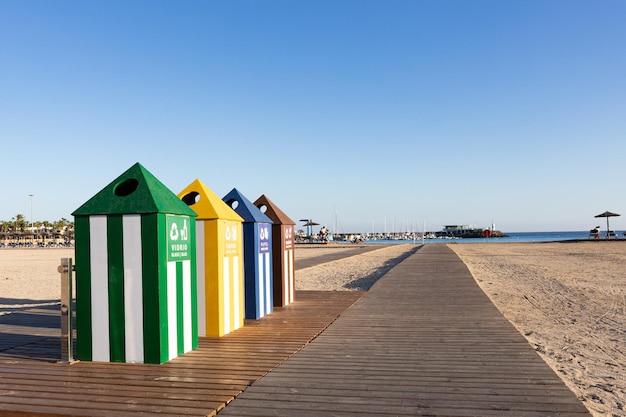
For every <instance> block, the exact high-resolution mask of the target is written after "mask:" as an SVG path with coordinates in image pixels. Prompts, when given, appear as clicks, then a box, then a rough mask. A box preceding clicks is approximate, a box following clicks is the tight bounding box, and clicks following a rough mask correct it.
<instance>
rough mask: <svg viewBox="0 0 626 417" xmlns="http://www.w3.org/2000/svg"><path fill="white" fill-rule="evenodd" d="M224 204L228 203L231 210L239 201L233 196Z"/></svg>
mask: <svg viewBox="0 0 626 417" xmlns="http://www.w3.org/2000/svg"><path fill="white" fill-rule="evenodd" d="M226 204H228V205H229V206H230V208H231V209H233V210H235V209H236V208H237V207H239V201H237V200H235V199H234V198H231V199H230V200H228V201H227V202H226Z"/></svg>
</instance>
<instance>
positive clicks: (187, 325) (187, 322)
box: [183, 260, 192, 352]
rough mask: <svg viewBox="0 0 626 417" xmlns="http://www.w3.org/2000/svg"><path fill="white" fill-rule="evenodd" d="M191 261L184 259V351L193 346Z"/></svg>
mask: <svg viewBox="0 0 626 417" xmlns="http://www.w3.org/2000/svg"><path fill="white" fill-rule="evenodd" d="M191 325H192V323H191V261H190V260H186V261H183V331H184V341H183V342H184V351H185V352H189V351H190V350H191V348H192V343H191V342H192V337H191Z"/></svg>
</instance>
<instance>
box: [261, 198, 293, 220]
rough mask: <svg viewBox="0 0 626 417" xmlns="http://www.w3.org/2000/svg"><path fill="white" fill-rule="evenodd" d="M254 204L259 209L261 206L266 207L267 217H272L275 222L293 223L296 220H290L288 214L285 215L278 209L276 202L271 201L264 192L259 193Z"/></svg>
mask: <svg viewBox="0 0 626 417" xmlns="http://www.w3.org/2000/svg"><path fill="white" fill-rule="evenodd" d="M254 205H255V206H257V207H258V208H259V209H260V208H261V207H262V206H265V207H266V210H265V214H266V215H267V217H269V218H270V219H272V221H273V222H274V223H275V224H293V225H295V224H296V222H294V221H293V220H291V219H290V218H289V216H287V215H286V214H285V213H283V211H282V210H281V209H279V208H278V207H277V206H276V204H274V203H272V201H271V200H270V199H269V198H267V197H266V196H265V194H263V195H261V197H259V198H257V199H256V201H255V202H254Z"/></svg>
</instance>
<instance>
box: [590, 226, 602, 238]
mask: <svg viewBox="0 0 626 417" xmlns="http://www.w3.org/2000/svg"><path fill="white" fill-rule="evenodd" d="M589 236H590V237H591V236H593V238H594V239H600V226H596V227H595V228H594V229H591V230H590V231H589Z"/></svg>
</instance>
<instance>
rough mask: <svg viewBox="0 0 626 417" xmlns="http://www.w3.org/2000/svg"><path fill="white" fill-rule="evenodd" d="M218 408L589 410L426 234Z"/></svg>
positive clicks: (341, 412) (303, 414)
mask: <svg viewBox="0 0 626 417" xmlns="http://www.w3.org/2000/svg"><path fill="white" fill-rule="evenodd" d="M219 415H220V417H221V416H230V417H233V416H299V417H321V416H329V415H332V416H346V417H348V416H380V415H393V416H459V417H460V416H465V417H467V416H476V417H486V416H494V417H495V416H497V417H506V416H511V417H513V416H515V417H522V416H534V417H539V416H541V417H545V416H578V417H580V416H589V413H588V411H587V410H586V408H585V407H584V406H583V405H582V403H581V402H580V401H579V400H578V399H577V398H576V396H575V395H574V394H573V393H572V392H571V391H570V390H569V389H568V388H567V387H566V386H565V385H564V383H563V382H562V381H561V380H560V379H559V377H558V376H557V375H556V374H555V373H554V372H553V371H552V370H551V369H550V368H549V367H548V365H547V364H546V363H545V362H543V360H542V359H541V358H540V357H539V356H538V355H537V353H536V352H535V351H534V350H533V349H532V348H531V347H530V346H529V345H528V343H527V342H526V340H525V339H524V338H523V337H522V336H521V335H520V334H519V333H518V332H517V330H515V328H514V327H513V326H512V325H511V324H510V323H509V322H508V321H507V320H506V319H505V318H504V317H503V316H502V315H501V314H500V313H499V311H498V310H497V309H496V308H495V307H494V306H493V304H491V302H490V301H489V299H488V298H487V296H486V295H485V294H484V293H483V292H482V291H481V290H480V288H479V287H478V286H477V285H476V283H475V282H474V279H473V278H472V276H471V274H470V273H469V271H468V270H467V268H466V267H465V265H464V264H463V263H462V262H461V260H460V259H459V258H458V257H457V256H456V255H455V254H454V252H453V251H452V250H450V249H449V248H448V247H447V246H445V245H443V244H428V245H426V246H424V247H423V248H422V249H420V250H419V251H418V252H417V253H416V254H414V255H412V256H410V257H408V258H407V259H406V260H404V262H402V263H400V264H399V265H397V266H396V267H395V268H393V269H392V270H391V271H390V272H389V273H388V274H386V275H385V276H384V277H383V278H381V279H380V280H379V281H378V282H377V283H376V284H375V285H374V286H373V287H372V288H371V290H370V291H369V292H368V293H367V294H366V295H365V296H364V297H363V298H362V299H361V300H360V301H359V302H358V303H357V304H356V305H355V306H353V307H352V308H351V309H350V310H348V311H347V312H346V313H344V314H343V315H342V316H341V317H339V318H338V319H337V320H336V321H335V322H334V323H333V324H332V325H331V326H329V328H328V329H326V331H324V333H322V334H321V335H320V336H318V337H317V338H316V339H315V340H314V341H313V342H311V343H310V344H308V345H307V346H306V347H305V348H304V349H303V350H302V351H300V352H299V353H298V354H296V355H294V356H293V357H291V358H290V359H289V360H287V361H286V362H284V363H283V364H281V365H280V366H279V367H277V368H276V369H274V370H272V372H270V373H269V374H268V375H267V376H265V377H264V378H262V379H260V380H259V381H257V382H255V383H254V384H253V385H252V386H251V387H250V388H249V389H248V390H246V391H245V392H243V393H242V394H241V395H240V396H238V397H237V398H236V399H235V400H234V401H233V402H232V403H230V404H229V405H228V406H227V407H226V408H225V409H224V410H222V411H221V412H220V414H219Z"/></svg>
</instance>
